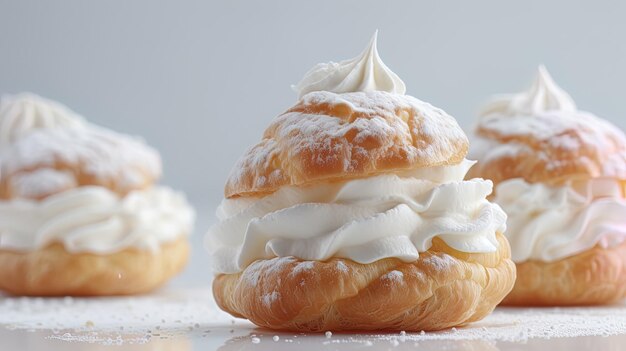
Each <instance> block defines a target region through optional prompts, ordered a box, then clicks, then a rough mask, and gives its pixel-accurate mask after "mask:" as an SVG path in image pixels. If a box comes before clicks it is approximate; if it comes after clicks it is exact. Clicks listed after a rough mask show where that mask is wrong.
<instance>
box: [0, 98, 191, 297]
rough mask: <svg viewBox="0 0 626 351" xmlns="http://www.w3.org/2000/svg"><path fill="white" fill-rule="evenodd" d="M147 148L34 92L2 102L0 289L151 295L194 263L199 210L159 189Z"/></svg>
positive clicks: (153, 156) (154, 157) (157, 165)
mask: <svg viewBox="0 0 626 351" xmlns="http://www.w3.org/2000/svg"><path fill="white" fill-rule="evenodd" d="M160 174H161V161H160V158H159V155H158V154H157V152H156V151H155V150H153V149H152V148H150V147H148V146H146V145H145V144H144V143H143V142H142V141H140V140H136V139H134V138H131V137H128V136H124V135H121V134H118V133H115V132H113V131H110V130H107V129H104V128H101V127H98V126H95V125H92V124H90V123H88V122H86V121H85V119H84V118H82V117H81V116H79V115H77V114H76V113H74V112H72V111H70V110H69V109H68V108H66V107H65V106H63V105H61V104H59V103H56V102H54V101H50V100H47V99H44V98H41V97H38V96H35V95H32V94H19V95H14V96H4V97H2V99H0V290H5V291H6V292H9V293H11V294H16V295H43V296H46V295H118V294H134V293H141V292H146V291H149V290H152V289H154V288H156V287H158V286H159V285H161V284H163V283H164V282H165V281H167V280H168V279H169V278H170V277H172V276H173V275H174V274H175V273H177V272H178V271H180V270H181V269H182V268H183V267H184V265H185V263H186V261H187V256H188V250H189V249H188V243H187V235H188V234H189V233H190V230H191V226H192V222H193V217H194V214H193V210H192V209H191V208H190V206H189V205H188V204H187V202H186V200H185V198H184V196H183V195H182V194H180V193H177V192H174V191H173V190H171V189H169V188H166V187H162V186H158V185H155V184H154V183H155V181H156V180H157V179H158V178H159V176H160Z"/></svg>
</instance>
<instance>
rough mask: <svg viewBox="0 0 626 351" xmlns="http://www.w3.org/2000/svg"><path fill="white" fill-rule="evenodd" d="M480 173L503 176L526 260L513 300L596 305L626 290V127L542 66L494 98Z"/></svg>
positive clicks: (500, 192) (477, 146)
mask: <svg viewBox="0 0 626 351" xmlns="http://www.w3.org/2000/svg"><path fill="white" fill-rule="evenodd" d="M470 155H471V157H473V158H475V159H477V160H478V164H477V166H475V167H474V168H473V169H472V171H470V175H471V176H480V177H484V178H486V179H491V180H493V182H494V183H495V190H494V197H493V201H494V202H496V203H498V204H499V205H500V206H502V208H503V209H504V210H505V212H506V213H507V214H508V221H507V226H508V229H507V231H506V237H507V238H508V240H509V242H510V243H511V249H512V258H513V260H514V261H515V262H516V264H517V272H518V273H517V276H518V278H517V282H516V283H515V287H514V289H513V291H512V292H511V294H510V295H508V296H507V297H506V299H505V300H504V303H505V304H509V305H548V306H549V305H589V304H603V303H609V302H612V301H616V300H619V299H621V298H623V297H624V294H625V293H626V241H625V240H624V239H626V200H625V199H624V192H625V189H626V188H625V185H626V136H624V133H622V131H620V130H619V129H618V128H616V127H615V126H614V125H612V124H611V123H609V122H607V121H605V120H603V119H600V118H598V117H596V116H594V115H593V114H590V113H588V112H583V111H580V110H578V109H577V107H576V104H575V103H574V101H573V100H572V98H571V97H570V96H569V95H568V94H567V93H566V92H565V91H563V90H562V89H561V88H559V87H558V86H557V85H556V84H555V83H554V81H553V80H552V78H551V77H550V75H549V74H548V72H547V70H546V69H545V67H543V66H540V67H539V71H538V73H537V77H536V79H535V81H534V82H533V84H532V86H531V88H530V89H529V90H528V91H526V92H523V93H520V94H515V95H504V96H499V97H496V98H494V100H493V101H492V102H491V103H490V104H488V105H487V106H486V107H485V109H484V111H483V113H482V115H481V118H480V120H479V122H478V126H477V128H476V140H474V141H473V143H472V151H471V152H470Z"/></svg>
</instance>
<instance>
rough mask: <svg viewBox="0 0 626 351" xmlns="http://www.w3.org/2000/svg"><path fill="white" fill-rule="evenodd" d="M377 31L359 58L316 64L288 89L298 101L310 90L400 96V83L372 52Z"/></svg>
mask: <svg viewBox="0 0 626 351" xmlns="http://www.w3.org/2000/svg"><path fill="white" fill-rule="evenodd" d="M377 37H378V31H376V32H375V33H374V35H373V36H372V39H371V40H370V43H369V45H368V47H367V49H365V51H363V52H362V53H361V55H359V56H357V57H355V58H353V59H349V60H344V61H341V62H339V63H337V62H332V61H331V62H328V63H319V64H317V65H315V66H314V67H313V68H312V69H311V70H309V71H308V72H307V73H306V74H305V75H304V78H302V80H301V81H300V82H299V83H298V84H296V85H294V86H293V87H292V88H293V89H294V90H295V91H296V92H297V93H298V98H301V97H303V96H304V95H306V94H307V93H310V92H312V91H330V92H333V93H348V92H356V91H363V92H367V91H386V92H389V93H395V94H400V95H404V93H405V92H406V86H405V85H404V82H403V81H402V80H401V79H400V77H398V76H397V75H396V74H395V73H393V72H392V71H391V70H390V69H389V67H387V66H386V65H385V64H384V63H383V61H382V60H381V58H380V56H379V55H378V50H377V49H376V40H377Z"/></svg>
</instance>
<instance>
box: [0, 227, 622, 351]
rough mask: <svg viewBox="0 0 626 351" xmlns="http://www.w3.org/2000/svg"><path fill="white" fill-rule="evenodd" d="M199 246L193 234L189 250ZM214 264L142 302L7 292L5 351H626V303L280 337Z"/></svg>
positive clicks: (0, 301) (0, 314) (196, 260)
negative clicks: (234, 304)
mask: <svg viewBox="0 0 626 351" xmlns="http://www.w3.org/2000/svg"><path fill="white" fill-rule="evenodd" d="M198 227H199V228H207V227H208V225H207V223H203V224H200V225H199V226H198ZM200 242H201V235H199V234H198V233H196V235H194V237H192V245H199V243H200ZM208 266H209V265H208V262H207V257H206V255H202V254H201V253H198V252H196V254H195V255H194V256H192V260H191V266H190V267H189V269H187V271H186V272H185V273H184V274H183V275H182V276H181V277H180V278H179V279H176V281H175V282H174V283H173V284H170V285H169V287H166V288H164V289H162V290H160V291H158V292H155V293H153V294H150V295H145V296H132V297H104V298H46V299H44V298H24V297H9V296H3V295H1V294H0V350H2V351H4V350H19V351H21V350H33V351H39V350H42V351H43V350H45V351H54V350H70V351H73V350H86V351H93V350H97V351H100V350H119V351H168V350H176V351H179V350H180V351H187V350H202V351H205V350H206V351H208V350H259V351H262V350H271V351H280V350H294V349H297V350H302V351H307V350H368V349H371V350H379V349H383V350H387V349H390V350H409V349H411V350H414V349H416V348H419V349H420V350H481V351H482V350H485V351H492V350H503V351H506V350H522V351H523V350H544V349H549V350H550V351H560V350H563V351H565V350H622V349H623V348H624V347H623V345H626V305H624V304H619V305H614V306H605V307H589V308H530V309H524V308H497V309H496V310H495V311H494V313H492V314H491V315H489V316H488V317H487V318H485V319H484V320H482V321H480V322H477V323H473V324H471V325H469V326H467V327H464V328H458V329H456V330H448V331H443V332H427V333H423V334H422V333H406V334H400V333H386V334H348V333H345V334H340V333H334V334H332V335H330V337H326V335H324V334H309V335H305V334H300V333H277V332H274V331H271V330H267V329H258V328H255V326H254V325H252V324H251V323H249V322H247V321H244V320H240V319H237V320H235V319H234V318H232V317H230V316H229V315H227V314H226V313H224V312H221V311H219V310H218V309H217V307H216V305H215V302H214V300H213V298H212V294H211V289H210V273H208ZM192 286H196V287H197V286H200V287H197V288H190V287H192ZM111 346H114V347H113V348H112V347H111Z"/></svg>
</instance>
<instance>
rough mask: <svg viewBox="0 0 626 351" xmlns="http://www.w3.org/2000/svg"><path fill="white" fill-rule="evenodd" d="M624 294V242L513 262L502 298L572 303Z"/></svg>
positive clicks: (529, 302)
mask: <svg viewBox="0 0 626 351" xmlns="http://www.w3.org/2000/svg"><path fill="white" fill-rule="evenodd" d="M624 297H626V242H624V243H622V244H621V245H619V246H616V247H612V248H608V249H605V248H602V247H599V246H596V247H594V248H592V249H590V250H587V251H585V252H582V253H580V254H578V255H575V256H570V257H567V258H564V259H562V260H558V261H555V262H542V261H525V262H522V263H518V264H517V281H516V282H515V287H514V288H513V290H512V291H511V293H510V294H509V295H508V296H507V297H506V298H505V299H504V301H503V302H502V304H503V305H511V306H575V305H598V304H607V303H611V302H615V301H618V300H621V299H623V298H624Z"/></svg>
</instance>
